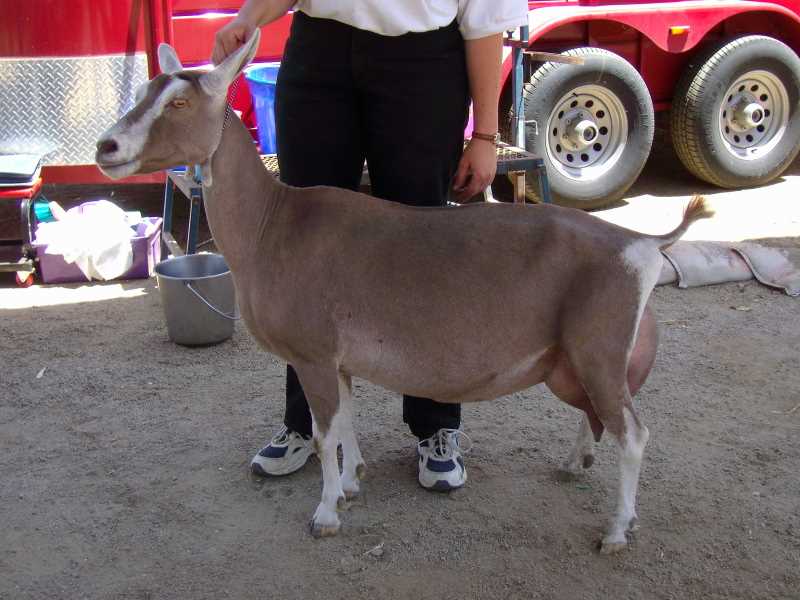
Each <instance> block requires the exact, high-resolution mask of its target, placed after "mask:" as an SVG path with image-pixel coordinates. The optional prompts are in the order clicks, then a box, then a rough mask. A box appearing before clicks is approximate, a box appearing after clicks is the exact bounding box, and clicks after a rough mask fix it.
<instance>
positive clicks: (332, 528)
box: [308, 519, 340, 539]
mask: <svg viewBox="0 0 800 600" xmlns="http://www.w3.org/2000/svg"><path fill="white" fill-rule="evenodd" d="M308 527H309V530H310V531H311V535H312V537H315V538H317V539H319V538H324V537H332V536H334V535H336V534H337V533H339V527H340V524H339V523H333V524H322V523H318V522H317V521H316V520H315V519H311V523H309V524H308Z"/></svg>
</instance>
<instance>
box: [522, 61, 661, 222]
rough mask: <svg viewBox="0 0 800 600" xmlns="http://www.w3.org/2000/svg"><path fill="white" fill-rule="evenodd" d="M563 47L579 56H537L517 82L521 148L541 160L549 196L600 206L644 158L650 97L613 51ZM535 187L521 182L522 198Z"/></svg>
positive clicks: (649, 140)
mask: <svg viewBox="0 0 800 600" xmlns="http://www.w3.org/2000/svg"><path fill="white" fill-rule="evenodd" d="M563 54H565V55H568V56H578V57H581V58H583V59H584V63H583V64H582V65H572V64H563V63H554V62H547V63H544V64H543V65H541V66H540V67H539V68H538V69H537V70H536V71H535V72H534V73H533V75H532V76H531V79H530V82H529V83H528V84H526V85H525V88H524V91H523V98H524V107H525V121H526V127H525V143H526V148H527V149H528V150H529V151H530V152H533V153H534V154H537V155H538V156H541V157H542V159H543V160H544V162H545V167H546V169H547V175H548V178H549V180H550V187H551V190H552V195H553V201H554V202H555V203H556V204H560V205H562V206H570V207H573V208H581V209H584V210H590V209H596V208H601V207H604V206H607V205H609V204H612V203H614V202H616V201H617V200H619V199H620V198H621V197H622V196H623V195H624V194H625V192H626V191H627V190H628V188H629V187H630V186H631V185H632V184H633V182H634V181H636V178H637V177H638V176H639V173H641V171H642V168H643V167H644V164H645V162H647V157H648V156H649V155H650V148H651V147H652V145H653V131H654V128H655V124H654V111H653V102H652V100H651V98H650V93H649V91H648V89H647V86H646V85H645V83H644V80H643V79H642V77H641V76H640V75H639V73H638V72H637V71H636V69H635V68H634V67H633V66H632V65H631V64H630V63H628V62H627V61H626V60H625V59H623V58H622V57H620V56H618V55H617V54H614V53H613V52H609V51H607V50H603V49H600V48H575V49H573V50H568V51H566V52H564V53H563ZM537 192H538V190H536V189H535V186H529V187H528V190H527V194H528V197H529V198H530V199H532V200H534V199H536V195H537Z"/></svg>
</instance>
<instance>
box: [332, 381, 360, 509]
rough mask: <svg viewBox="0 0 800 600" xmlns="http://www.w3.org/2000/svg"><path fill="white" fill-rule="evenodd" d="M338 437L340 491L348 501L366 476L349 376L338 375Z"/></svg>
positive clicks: (356, 492)
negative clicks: (355, 425) (357, 435)
mask: <svg viewBox="0 0 800 600" xmlns="http://www.w3.org/2000/svg"><path fill="white" fill-rule="evenodd" d="M339 414H340V419H339V421H338V422H339V437H340V438H341V441H342V490H344V495H345V497H346V498H347V499H348V500H351V499H352V498H355V497H356V496H357V495H358V492H359V491H360V481H361V480H362V479H363V478H364V475H365V474H366V466H365V465H364V459H363V458H362V457H361V449H360V448H359V447H358V439H357V438H356V432H355V428H354V426H353V390H352V381H351V378H350V376H349V375H341V374H340V375H339Z"/></svg>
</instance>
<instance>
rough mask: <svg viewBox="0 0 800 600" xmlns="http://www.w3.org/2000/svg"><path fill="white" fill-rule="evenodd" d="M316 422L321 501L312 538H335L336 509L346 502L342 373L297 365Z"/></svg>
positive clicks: (337, 526) (315, 439) (337, 524)
mask: <svg viewBox="0 0 800 600" xmlns="http://www.w3.org/2000/svg"><path fill="white" fill-rule="evenodd" d="M294 367H295V370H296V371H297V375H298V377H299V379H300V383H301V384H302V386H303V391H305V393H306V398H307V399H308V407H309V409H310V410H311V417H312V419H313V434H314V446H315V447H316V451H317V458H319V462H320V464H321V465H322V500H321V501H320V503H319V506H317V510H316V511H315V512H314V516H313V518H312V519H311V523H310V527H311V535H313V536H314V537H326V536H331V535H336V534H337V533H338V531H339V526H340V521H339V515H338V514H337V510H339V509H342V508H344V507H345V504H346V501H345V496H344V492H343V490H342V483H341V479H340V477H339V458H338V456H337V454H336V450H337V447H338V446H339V430H340V422H341V420H342V415H341V411H340V406H341V403H340V401H339V373H338V369H337V368H336V367H322V366H316V365H303V366H301V365H294Z"/></svg>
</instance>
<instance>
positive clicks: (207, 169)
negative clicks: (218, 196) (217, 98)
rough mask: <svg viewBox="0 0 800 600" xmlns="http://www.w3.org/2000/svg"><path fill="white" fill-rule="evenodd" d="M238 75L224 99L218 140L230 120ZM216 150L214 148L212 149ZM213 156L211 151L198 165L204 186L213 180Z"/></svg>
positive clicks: (237, 84) (209, 185)
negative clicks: (223, 111)
mask: <svg viewBox="0 0 800 600" xmlns="http://www.w3.org/2000/svg"><path fill="white" fill-rule="evenodd" d="M239 79H240V78H239V77H237V78H236V80H235V81H234V82H233V85H232V86H231V92H230V95H229V97H230V101H228V99H226V100H225V119H224V120H223V121H222V129H221V130H220V134H219V138H220V141H221V140H222V135H223V134H224V133H225V128H226V127H227V126H228V122H229V121H230V120H231V113H232V112H233V106H232V104H233V101H234V99H235V98H236V92H237V90H238V89H239ZM214 152H216V150H215V151H214ZM213 156H214V154H213V153H212V154H211V156H209V157H208V160H206V162H204V163H203V164H202V165H200V183H202V184H203V185H204V186H205V187H211V183H212V182H213V178H212V175H211V158H212V157H213Z"/></svg>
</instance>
